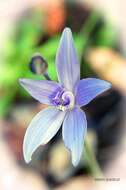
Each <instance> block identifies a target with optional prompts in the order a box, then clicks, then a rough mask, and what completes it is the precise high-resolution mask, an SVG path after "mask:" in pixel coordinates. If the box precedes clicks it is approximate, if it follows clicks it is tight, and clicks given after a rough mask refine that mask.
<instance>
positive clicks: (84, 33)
mask: <svg viewBox="0 0 126 190" xmlns="http://www.w3.org/2000/svg"><path fill="white" fill-rule="evenodd" d="M99 18H100V15H99V13H98V12H96V11H92V12H91V14H90V16H89V18H88V19H87V21H86V23H85V24H84V26H83V27H82V29H81V30H80V32H79V36H80V37H81V38H82V39H83V41H82V42H83V45H82V49H81V51H80V52H81V54H80V57H82V55H83V51H84V49H85V48H86V47H87V45H88V42H89V36H90V34H91V32H92V31H93V29H94V27H95V26H96V24H97V22H98V20H99Z"/></svg>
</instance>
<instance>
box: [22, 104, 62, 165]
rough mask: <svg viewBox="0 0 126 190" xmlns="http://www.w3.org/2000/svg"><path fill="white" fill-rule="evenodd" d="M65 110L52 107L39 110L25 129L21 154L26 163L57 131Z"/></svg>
mask: <svg viewBox="0 0 126 190" xmlns="http://www.w3.org/2000/svg"><path fill="white" fill-rule="evenodd" d="M64 116H65V112H62V111H59V110H58V109H55V108H53V107H48V108H46V109H44V110H42V111H40V112H39V113H38V114H37V115H36V116H35V117H34V118H33V120H32V121H31V123H30V125H29V127H28V128H27V130H26V133H25V137H24V142H23V154H24V159H25V161H26V163H28V162H30V161H31V157H32V154H33V153H34V151H35V150H36V149H37V148H38V147H39V146H40V145H44V144H46V143H48V142H49V141H50V139H51V138H53V136H54V135H55V134H56V133H57V131H58V130H59V128H60V127H61V124H62V122H63V119H64Z"/></svg>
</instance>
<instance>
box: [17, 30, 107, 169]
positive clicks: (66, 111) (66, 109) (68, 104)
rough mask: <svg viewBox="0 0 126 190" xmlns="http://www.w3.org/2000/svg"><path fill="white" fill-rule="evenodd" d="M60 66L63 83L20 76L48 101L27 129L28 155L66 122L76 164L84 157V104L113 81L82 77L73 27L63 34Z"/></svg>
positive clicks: (36, 95)
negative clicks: (46, 106) (73, 36)
mask: <svg viewBox="0 0 126 190" xmlns="http://www.w3.org/2000/svg"><path fill="white" fill-rule="evenodd" d="M47 51H49V50H47ZM56 68H57V75H58V80H59V83H57V82H54V81H48V80H45V81H42V80H31V79H20V84H21V85H22V86H23V87H24V88H25V89H26V90H27V91H28V92H29V93H30V95H31V96H32V97H33V98H35V99H37V100H38V101H39V102H40V103H42V104H47V105H48V108H46V109H44V110H42V111H40V112H39V113H38V114H37V115H36V116H35V117H34V118H33V120H32V121H31V123H30V125H29V127H28V128H27V130H26V133H25V137H24V143H23V153H24V159H25V161H26V162H27V163H28V162H30V161H31V157H32V154H33V153H34V151H35V150H36V149H37V148H38V147H39V146H40V145H44V144H46V143H48V142H49V141H50V139H52V137H53V136H54V135H55V134H56V133H57V131H58V130H59V128H60V127H61V125H62V136H63V141H64V143H65V146H66V147H67V148H68V149H69V150H70V152H71V157H72V163H73V165H74V166H76V165H77V164H78V163H79V161H80V158H81V154H82V150H83V145H84V139H85V136H86V132H87V120H86V115H85V113H84V112H83V111H82V109H81V107H82V106H84V105H87V104H88V103H89V102H90V101H91V100H93V99H94V98H95V97H96V96H97V95H99V94H101V93H103V92H104V91H106V90H108V89H109V88H110V87H111V84H110V83H109V82H106V81H104V80H99V79H95V78H86V79H82V80H80V65H79V62H78V58H77V55H76V50H75V47H74V42H73V38H72V32H71V30H70V29H69V28H65V29H64V31H63V33H62V36H61V40H60V45H59V48H58V51H57V55H56Z"/></svg>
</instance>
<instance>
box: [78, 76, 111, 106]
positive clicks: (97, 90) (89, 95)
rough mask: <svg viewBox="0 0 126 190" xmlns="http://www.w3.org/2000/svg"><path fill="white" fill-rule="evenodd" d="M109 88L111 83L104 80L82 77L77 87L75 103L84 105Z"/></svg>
mask: <svg viewBox="0 0 126 190" xmlns="http://www.w3.org/2000/svg"><path fill="white" fill-rule="evenodd" d="M110 88H111V84H110V83H109V82H107V81H104V80H100V79H96V78H87V79H82V80H80V82H79V83H78V87H77V94H76V104H78V105H79V106H84V105H86V104H88V103H89V102H90V101H91V100H93V99H94V98H95V97H96V96H98V95H99V94H101V93H103V92H105V91H106V90H108V89H110Z"/></svg>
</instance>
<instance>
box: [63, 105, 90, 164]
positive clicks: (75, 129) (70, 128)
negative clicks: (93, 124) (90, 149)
mask: <svg viewBox="0 0 126 190" xmlns="http://www.w3.org/2000/svg"><path fill="white" fill-rule="evenodd" d="M86 132H87V120H86V115H85V113H84V112H83V111H82V110H81V109H79V108H75V109H73V110H72V111H69V112H68V113H67V115H66V116H65V119H64V123H63V131H62V133H63V140H64V143H65V146H66V147H67V148H68V149H69V150H70V151H71V155H72V163H73V165H74V166H76V165H77V164H78V163H79V161H80V158H81V154H82V150H83V146H84V138H85V135H86Z"/></svg>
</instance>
